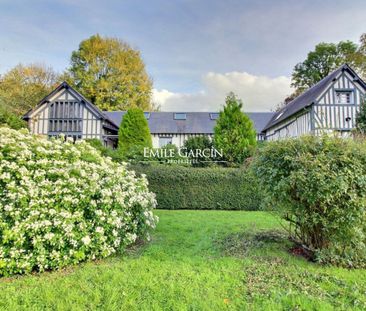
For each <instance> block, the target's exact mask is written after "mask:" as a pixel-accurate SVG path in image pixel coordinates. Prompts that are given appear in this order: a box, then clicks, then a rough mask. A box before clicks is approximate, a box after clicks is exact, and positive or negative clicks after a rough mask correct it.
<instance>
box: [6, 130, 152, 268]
mask: <svg viewBox="0 0 366 311" xmlns="http://www.w3.org/2000/svg"><path fill="white" fill-rule="evenodd" d="M155 206H156V201H155V195H154V194H153V193H151V192H149V190H148V183H147V180H146V178H145V177H141V178H138V177H136V176H135V173H134V172H131V171H129V170H127V169H126V165H125V164H117V163H114V162H112V160H111V159H109V158H106V157H103V156H101V155H100V154H99V152H98V151H97V150H95V149H94V148H92V147H91V146H90V145H89V144H88V143H86V142H84V141H77V142H76V143H73V142H72V141H71V140H66V141H65V140H64V139H62V138H61V139H52V140H48V139H46V138H43V137H37V136H34V135H30V134H29V133H28V132H27V131H24V130H21V131H15V130H11V129H8V128H0V275H11V274H14V273H28V272H31V271H34V270H37V271H44V270H50V269H57V268H61V267H63V266H65V265H68V264H75V263H78V262H80V261H84V260H87V259H95V258H100V257H106V256H109V255H111V254H113V253H116V252H119V251H122V250H123V249H124V248H125V247H126V246H127V245H129V244H132V243H134V242H135V240H136V239H137V238H148V231H149V229H151V228H154V227H155V224H156V222H157V220H158V219H157V217H156V216H154V215H153V213H152V210H153V208H154V207H155Z"/></svg>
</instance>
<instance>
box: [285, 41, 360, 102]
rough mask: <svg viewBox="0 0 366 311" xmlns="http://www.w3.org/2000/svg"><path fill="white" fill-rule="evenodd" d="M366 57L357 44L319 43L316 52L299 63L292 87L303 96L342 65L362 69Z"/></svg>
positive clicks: (345, 42)
mask: <svg viewBox="0 0 366 311" xmlns="http://www.w3.org/2000/svg"><path fill="white" fill-rule="evenodd" d="M364 62H365V57H364V55H363V54H362V51H360V50H359V49H358V46H357V44H355V43H353V42H351V41H341V42H339V43H338V44H334V43H319V44H318V45H316V46H315V50H314V51H311V52H309V53H308V55H307V58H306V59H305V60H304V61H303V62H302V63H298V64H297V65H296V66H295V68H294V70H293V73H292V84H291V85H292V86H293V87H295V93H296V94H297V95H299V94H301V93H302V92H303V91H305V90H306V89H308V88H310V87H312V86H313V85H314V84H316V83H317V82H319V81H320V80H321V79H323V78H325V77H326V76H327V75H329V73H331V72H332V71H333V70H335V69H337V68H338V67H339V66H340V65H342V64H344V63H348V64H349V65H350V66H352V67H353V68H355V69H356V70H357V71H358V69H359V68H362V64H363V63H364Z"/></svg>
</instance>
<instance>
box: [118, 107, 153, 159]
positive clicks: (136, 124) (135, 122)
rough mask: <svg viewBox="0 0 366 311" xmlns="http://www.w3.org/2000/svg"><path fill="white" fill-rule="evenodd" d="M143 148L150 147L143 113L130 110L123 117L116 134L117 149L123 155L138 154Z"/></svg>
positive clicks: (138, 110) (149, 136)
mask: <svg viewBox="0 0 366 311" xmlns="http://www.w3.org/2000/svg"><path fill="white" fill-rule="evenodd" d="M144 147H149V148H151V147H152V141H151V134H150V129H149V125H148V123H147V120H146V118H145V115H144V112H143V111H142V110H141V109H139V108H131V109H129V110H128V111H127V113H126V114H125V115H124V116H123V119H122V122H121V125H120V127H119V132H118V149H119V150H120V151H121V152H122V154H123V155H125V156H129V154H131V153H133V152H140V151H141V150H142V149H143V148H144Z"/></svg>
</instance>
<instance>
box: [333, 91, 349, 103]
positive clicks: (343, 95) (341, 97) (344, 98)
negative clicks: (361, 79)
mask: <svg viewBox="0 0 366 311" xmlns="http://www.w3.org/2000/svg"><path fill="white" fill-rule="evenodd" d="M336 99H337V104H350V103H351V92H336Z"/></svg>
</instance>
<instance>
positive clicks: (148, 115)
mask: <svg viewBox="0 0 366 311" xmlns="http://www.w3.org/2000/svg"><path fill="white" fill-rule="evenodd" d="M144 116H145V118H146V120H149V119H150V112H144Z"/></svg>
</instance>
